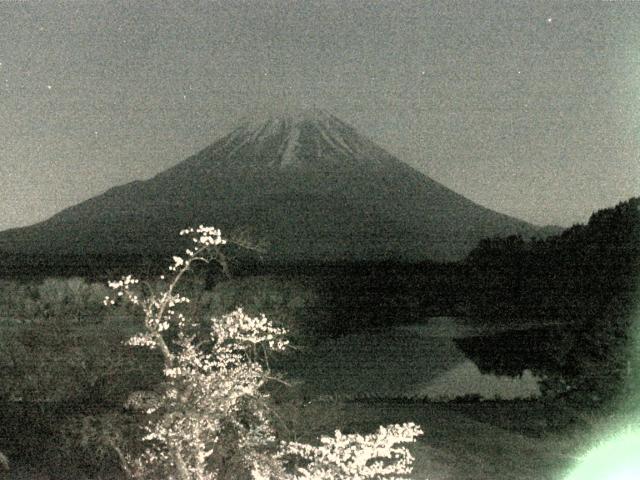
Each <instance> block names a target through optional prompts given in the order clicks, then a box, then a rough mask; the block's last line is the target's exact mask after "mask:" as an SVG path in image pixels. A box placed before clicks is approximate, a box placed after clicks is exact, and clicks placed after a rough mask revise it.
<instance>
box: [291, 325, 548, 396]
mask: <svg viewBox="0 0 640 480" xmlns="http://www.w3.org/2000/svg"><path fill="white" fill-rule="evenodd" d="M479 334H482V332H481V331H480V330H479V329H478V328H477V327H471V326H469V325H467V324H465V322H464V319H459V318H453V317H435V318H432V319H429V320H428V321H426V322H423V323H421V324H418V325H408V326H402V327H397V328H393V329H380V330H372V331H368V332H366V333H358V334H352V335H346V336H344V337H341V338H339V339H328V340H326V341H324V342H321V343H320V344H319V345H317V346H316V347H314V348H312V349H310V350H308V351H306V352H304V353H302V354H299V355H296V356H295V357H294V358H292V359H290V361H289V362H288V366H287V371H288V373H289V374H290V375H291V376H293V377H299V378H300V379H302V380H304V381H305V384H306V389H307V391H308V392H309V393H311V394H332V393H337V394H340V395H346V396H356V397H357V396H380V397H404V398H425V397H428V398H431V399H438V400H442V399H450V398H456V397H462V396H466V395H479V396H480V397H481V398H484V399H494V398H499V399H513V398H527V397H532V396H537V395H539V394H540V388H539V385H538V382H539V379H538V378H536V377H535V376H534V375H533V374H532V373H531V372H530V371H525V372H523V374H522V376H520V377H506V376H496V375H490V374H482V373H480V370H479V369H478V367H477V366H476V365H475V364H474V363H473V362H472V361H471V360H469V359H468V358H466V356H465V355H464V353H463V352H462V351H461V350H460V349H459V348H458V347H457V346H456V344H455V343H454V341H453V339H454V338H464V337H466V336H470V335H479Z"/></svg>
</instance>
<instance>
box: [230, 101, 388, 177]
mask: <svg viewBox="0 0 640 480" xmlns="http://www.w3.org/2000/svg"><path fill="white" fill-rule="evenodd" d="M220 144H221V145H219V147H220V146H224V147H225V148H226V147H228V152H227V157H228V158H229V160H231V161H239V162H243V163H247V162H251V161H252V159H256V158H257V157H260V158H261V160H263V161H264V160H266V161H267V163H266V165H268V166H270V167H285V168H286V167H311V168H319V167H320V166H321V165H325V166H328V165H330V164H334V163H335V162H336V160H340V161H341V162H344V163H345V164H349V163H351V164H354V163H359V162H369V163H376V162H379V161H380V160H381V158H382V157H384V158H387V157H390V156H389V154H388V153H386V152H384V150H382V149H381V148H380V147H378V146H377V145H376V144H375V143H373V142H372V141H371V140H369V139H367V138H365V137H364V136H362V135H361V134H359V133H358V132H357V131H356V130H355V128H353V127H352V126H351V125H349V124H347V123H345V122H343V121H342V120H340V119H339V118H337V117H336V116H335V115H332V114H330V113H328V112H326V111H324V110H321V109H319V108H317V107H291V106H286V107H281V108H279V109H270V110H266V111H262V112H259V113H256V114H253V115H251V116H248V117H245V118H244V119H242V120H241V121H240V122H239V123H238V125H237V126H236V127H235V128H234V129H233V130H232V132H231V133H230V134H229V135H228V136H226V137H225V138H224V139H223V140H222V141H221V142H220ZM263 166H264V165H263Z"/></svg>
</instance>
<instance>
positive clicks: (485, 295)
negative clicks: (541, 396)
mask: <svg viewBox="0 0 640 480" xmlns="http://www.w3.org/2000/svg"><path fill="white" fill-rule="evenodd" d="M465 263H466V264H467V265H468V266H469V267H470V270H469V275H470V282H471V288H470V289H469V307H470V314H471V316H472V317H473V318H474V319H475V320H476V321H479V322H496V321H501V322H504V323H511V324H514V325H516V324H517V323H518V322H523V321H531V320H535V321H537V322H539V324H541V325H544V324H547V326H541V327H540V328H537V329H535V330H528V331H524V330H513V331H511V332H506V333H503V334H500V335H496V336H494V337H493V338H491V339H487V338H482V339H463V340H459V341H458V344H459V345H460V347H461V348H462V349H463V350H464V351H465V352H466V353H467V354H468V355H470V356H471V357H472V359H473V360H474V361H476V363H478V365H479V366H480V368H481V369H484V370H486V371H492V372H494V373H502V374H507V373H508V374H514V373H518V372H521V371H522V369H523V368H530V369H533V370H534V371H538V372H543V373H545V374H547V375H549V376H553V375H554V374H557V376H558V378H560V377H561V378H563V379H564V380H566V381H567V383H568V386H565V385H564V384H557V385H552V382H549V385H548V386H549V388H557V389H559V390H563V389H565V390H566V389H567V387H568V388H569V389H570V390H582V391H589V392H592V393H593V397H594V398H605V397H606V396H610V395H611V394H613V393H615V392H618V391H619V390H620V388H621V387H622V386H623V385H625V384H626V385H627V386H628V385H629V382H631V380H632V379H631V378H629V377H632V376H633V374H634V371H635V367H636V365H635V359H634V358H633V351H634V349H633V348H632V346H633V345H632V343H631V341H632V339H633V335H632V334H633V330H634V329H633V327H634V320H639V319H638V318H637V311H635V310H634V308H636V307H637V300H638V288H637V287H638V274H639V273H640V198H632V199H630V200H628V201H626V202H622V203H620V204H618V205H617V206H615V207H614V208H608V209H604V210H600V211H598V212H596V213H594V214H593V215H592V216H591V218H590V219H589V222H588V223H587V224H586V225H575V226H573V227H571V228H569V229H567V230H566V231H564V232H562V233H561V234H560V235H556V236H552V237H549V238H546V239H533V240H530V241H525V240H524V239H522V238H521V237H518V236H510V237H507V238H493V239H486V240H483V241H481V242H480V243H479V244H478V246H477V247H476V248H475V249H474V250H473V251H472V252H471V253H470V254H469V256H468V258H467V259H466V262H465ZM623 380H627V382H626V383H625V382H624V381H623Z"/></svg>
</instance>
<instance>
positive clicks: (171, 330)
mask: <svg viewBox="0 0 640 480" xmlns="http://www.w3.org/2000/svg"><path fill="white" fill-rule="evenodd" d="M180 234H181V235H189V236H191V237H192V242H193V244H194V245H193V247H192V248H189V249H186V251H185V255H184V257H182V256H174V257H173V264H172V265H171V266H170V267H169V270H170V274H169V275H168V278H165V277H164V276H162V277H161V279H162V280H164V281H165V282H166V289H165V290H164V291H161V292H153V291H151V290H150V289H148V290H146V291H144V290H143V289H142V288H141V286H140V285H139V281H138V280H137V279H135V278H133V277H131V276H126V277H123V278H122V279H121V280H119V281H114V282H110V283H109V285H110V287H111V288H112V289H113V290H114V295H113V296H108V297H106V298H105V300H104V303H105V304H106V305H113V304H115V303H116V302H117V301H119V300H126V301H129V302H131V303H133V304H134V305H137V306H139V307H140V308H141V309H142V311H143V312H144V329H143V331H142V332H141V333H138V334H136V335H134V336H133V337H131V338H130V339H129V340H128V342H127V343H128V344H129V345H132V346H140V347H146V348H150V349H154V350H158V351H159V352H160V354H161V355H162V359H163V362H164V376H165V382H164V383H163V385H162V386H161V387H162V388H161V390H160V391H159V393H158V394H156V395H151V396H147V397H145V398H144V400H141V399H138V401H136V400H135V399H132V400H131V402H130V406H132V407H137V408H139V409H142V410H143V411H144V413H145V414H146V415H147V417H148V423H147V425H146V435H145V436H144V438H143V440H145V441H146V442H147V444H148V447H147V448H146V450H145V451H144V453H143V454H142V455H140V456H138V457H136V458H131V457H130V456H127V455H120V458H121V460H122V461H123V462H124V464H123V468H124V469H125V471H126V472H127V473H128V474H129V475H130V476H131V477H133V478H145V479H147V478H163V479H175V480H214V479H226V478H235V479H242V478H247V479H255V480H269V479H286V480H302V479H305V480H320V479H354V480H360V479H382V478H406V477H405V475H407V474H409V473H410V472H411V464H412V461H413V458H412V456H411V454H410V453H409V451H408V450H407V449H406V448H405V447H402V446H398V445H397V444H398V443H406V442H413V441H415V438H416V437H417V436H418V435H420V434H421V433H422V431H421V429H420V427H418V426H416V425H414V424H411V423H407V424H404V425H391V426H389V427H386V428H384V427H380V429H379V430H378V431H377V432H376V433H374V434H370V435H364V436H363V435H343V434H341V433H340V432H339V431H336V433H335V436H334V437H323V438H321V440H320V442H321V444H320V445H319V446H312V445H307V444H302V443H296V442H278V441H277V435H276V431H275V429H274V426H273V424H272V422H271V419H272V417H273V412H272V409H271V403H270V401H269V400H270V399H269V395H268V394H267V393H266V392H265V389H264V388H263V387H264V386H265V385H266V384H267V383H268V382H271V381H280V382H284V380H283V379H282V378H280V377H279V376H278V375H276V374H274V373H273V372H272V371H271V369H270V368H269V362H268V353H269V352H270V351H283V350H285V349H286V348H287V346H288V341H287V339H286V338H285V335H286V333H287V332H286V331H285V329H283V328H279V327H276V326H274V325H273V324H272V323H271V322H270V321H269V320H268V319H267V318H265V316H264V315H262V316H258V317H251V316H249V315H247V314H246V313H245V312H244V311H243V310H242V309H240V308H239V309H237V310H235V311H233V312H231V313H228V314H226V315H223V316H222V317H221V318H212V319H211V320H210V323H209V324H208V325H201V324H198V323H196V322H193V321H191V320H190V319H188V318H185V316H184V315H183V314H181V313H180V312H179V311H178V310H179V306H180V304H183V303H188V302H189V299H188V298H186V297H184V296H182V295H180V294H179V293H177V292H176V287H177V285H178V283H179V281H180V279H181V278H182V276H183V275H184V274H185V273H186V272H187V271H188V270H189V269H190V268H191V266H192V265H193V264H194V263H196V262H205V263H209V262H212V261H215V262H217V263H219V264H220V265H222V266H223V268H225V267H226V260H225V258H224V255H223V253H222V251H221V247H222V246H223V245H225V244H226V243H227V242H226V240H225V239H223V238H222V236H221V233H220V231H219V230H217V229H215V228H212V227H204V226H200V227H198V228H197V229H194V228H189V229H186V230H182V231H181V232H180ZM292 458H295V459H296V461H295V462H292ZM292 465H295V466H292Z"/></svg>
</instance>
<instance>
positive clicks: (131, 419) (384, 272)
mask: <svg viewBox="0 0 640 480" xmlns="http://www.w3.org/2000/svg"><path fill="white" fill-rule="evenodd" d="M639 204H640V200H639V199H632V200H630V201H628V202H625V203H622V204H620V205H618V206H617V207H615V208H612V209H607V210H603V211H600V212H597V213H595V214H594V215H593V216H592V218H591V219H590V221H589V223H588V224H587V225H585V226H575V227H572V228H571V229H569V230H567V231H565V232H564V233H562V234H561V235H558V236H555V237H550V238H548V239H545V240H533V241H525V240H523V239H521V238H518V237H509V238H506V239H490V240H486V241H483V242H481V243H480V244H479V245H478V247H477V248H476V249H475V250H474V251H473V252H472V253H471V255H470V256H469V257H468V259H467V260H466V261H465V262H461V263H458V264H434V263H423V264H412V265H407V264H397V263H379V264H367V265H362V264H352V265H344V264H343V265H266V264H264V263H260V262H255V261H253V262H249V261H247V260H246V259H244V260H243V261H237V262H236V263H234V264H233V265H232V278H227V277H225V276H224V275H222V274H221V272H219V271H217V270H210V271H206V270H200V271H199V272H196V275H195V276H193V277H192V278H191V279H190V280H189V281H188V282H187V283H186V284H185V285H184V288H183V289H182V292H183V293H184V294H186V295H187V296H189V297H190V298H191V299H192V303H190V304H189V305H185V307H186V311H185V312H184V313H185V315H187V316H191V317H194V318H207V317H210V316H219V315H222V314H224V313H227V312H229V311H231V310H233V309H234V308H235V307H236V306H239V305H242V306H243V307H244V308H245V310H246V311H247V313H248V314H250V315H256V314H258V313H265V314H266V315H267V317H269V318H270V319H271V320H272V321H274V322H275V323H277V324H281V325H284V326H286V327H287V328H288V329H289V330H290V332H291V336H292V340H293V343H294V344H295V345H297V346H300V347H304V346H305V345H308V344H311V343H313V342H315V341H318V339H320V338H322V337H324V336H327V335H330V336H339V335H343V334H345V333H349V332H354V331H358V330H361V329H365V328H369V327H373V326H375V327H384V326H391V325H397V324H400V323H414V322H417V321H421V320H423V319H424V318H425V317H428V316H437V315H453V316H457V315H464V316H470V317H472V318H473V319H474V321H476V322H479V323H483V324H489V323H494V324H501V325H506V326H507V327H508V328H507V329H506V331H503V332H502V333H499V334H496V335H495V336H493V337H486V336H484V337H482V338H466V339H459V340H457V342H458V345H459V346H460V347H461V348H462V349H463V351H464V352H465V353H466V354H467V355H469V357H470V358H471V359H472V360H474V361H475V362H476V363H477V364H478V366H479V367H480V368H481V369H483V370H485V371H490V372H492V373H499V374H514V375H517V374H519V373H521V372H522V371H523V370H524V369H526V368H528V369H531V370H533V371H535V372H536V373H538V374H540V375H543V376H545V378H546V380H545V388H546V390H545V393H546V395H547V397H546V398H545V399H543V400H541V401H540V402H537V403H536V406H532V405H533V404H532V403H530V404H527V403H526V402H520V403H513V404H512V406H511V407H509V409H508V410H509V411H514V409H515V410H518V409H519V408H529V409H530V411H531V412H532V411H534V410H535V411H537V412H538V414H537V415H538V416H540V417H544V418H543V419H542V420H541V421H540V422H532V421H531V418H533V417H531V416H529V417H527V416H526V415H524V416H520V417H519V418H520V419H521V423H520V424H519V426H518V425H517V424H518V420H517V419H514V420H513V424H512V425H511V426H510V427H509V426H504V425H503V426H502V427H504V428H506V429H507V430H508V429H509V428H512V429H518V428H520V433H525V434H531V435H541V434H542V433H544V432H548V431H549V429H551V430H553V429H556V430H557V429H560V430H561V429H565V428H569V427H570V426H571V425H575V421H577V419H580V418H582V417H581V415H583V413H580V412H581V411H582V412H584V411H592V410H593V408H594V406H597V405H600V404H601V402H602V401H603V400H607V401H610V400H614V399H619V398H621V396H622V397H624V398H627V397H629V396H630V395H631V394H633V393H634V392H636V391H637V386H638V384H637V383H634V375H635V372H637V370H638V368H637V364H636V361H637V359H636V358H634V357H633V355H632V354H631V351H632V349H631V345H632V344H631V340H632V339H633V335H632V334H633V330H634V325H633V321H634V319H635V320H637V312H636V311H634V306H635V305H634V301H635V300H636V299H637V298H638V297H637V286H638V285H637V273H638V272H639V271H640V214H639ZM14 260H15V259H14ZM67 260H69V259H67ZM134 260H135V259H131V258H127V259H115V260H114V259H112V262H111V263H109V262H106V261H104V259H103V261H101V262H98V261H96V263H94V264H93V266H94V268H93V269H91V264H90V262H85V263H84V264H82V265H84V266H82V265H81V264H80V263H79V262H78V261H76V262H75V263H74V262H71V261H68V262H67V263H65V262H59V263H58V264H57V267H55V268H53V269H49V270H46V269H45V270H42V269H41V267H42V266H43V265H45V264H46V259H36V260H34V259H31V264H30V266H29V265H25V264H23V265H22V267H20V268H17V267H15V265H17V263H14V267H12V268H13V270H12V272H13V275H11V276H12V277H13V278H5V280H1V281H0V339H1V341H0V378H1V379H2V381H1V382H0V451H2V452H4V453H6V454H7V455H8V456H9V457H10V458H12V459H17V461H18V462H21V463H24V464H32V465H47V466H48V467H47V468H48V470H50V472H51V474H50V478H52V479H54V478H60V479H63V478H64V479H66V478H86V477H89V478H99V477H100V476H102V478H109V475H111V474H112V475H118V472H119V469H118V458H117V452H116V451H115V450H114V449H113V448H111V446H110V445H112V443H114V442H116V441H117V442H120V441H121V440H122V439H121V438H120V437H121V436H122V435H133V434H134V433H135V434H138V433H139V432H137V431H136V428H138V427H137V426H136V425H138V423H139V422H138V420H139V419H138V418H137V417H136V415H137V414H136V413H135V412H133V411H131V410H128V409H127V408H126V406H125V405H126V402H127V398H128V397H129V395H130V393H131V392H133V391H138V390H148V389H153V387H154V385H156V384H158V383H159V382H160V381H161V380H162V374H161V370H162V360H161V358H160V357H159V356H158V355H155V354H154V353H153V352H149V351H146V350H140V349H135V348H132V347H127V346H125V345H123V343H122V342H123V341H124V340H126V339H127V338H129V337H130V336H131V335H132V334H133V333H135V332H137V331H139V325H140V323H139V322H140V320H141V318H140V314H139V313H138V312H137V311H136V310H134V309H132V308H130V307H127V306H116V307H112V308H110V309H106V308H104V307H103V305H102V300H103V299H104V297H105V296H106V295H108V294H109V293H110V290H109V288H108V287H107V286H106V283H105V282H106V280H107V279H113V278H116V277H117V276H118V275H120V274H122V273H130V270H127V269H126V266H125V263H124V262H127V261H132V263H131V265H133V267H134V268H133V269H134V273H137V274H138V275H140V276H142V277H143V278H147V279H148V281H149V282H150V283H151V285H153V282H154V281H155V280H153V279H154V278H157V275H158V274H160V273H161V271H160V270H159V269H158V268H156V267H153V266H152V265H153V264H154V262H155V264H156V265H164V264H166V259H163V260H160V259H157V258H148V259H143V260H140V259H138V261H134ZM120 261H122V262H123V263H122V264H121V263H119V262H120ZM16 262H17V260H16ZM83 269H84V270H83ZM78 270H79V271H80V272H81V273H82V276H79V274H78ZM136 270H137V271H136ZM43 272H44V273H43ZM74 272H75V273H74ZM4 273H5V277H8V276H10V275H9V273H11V272H8V271H5V272H4ZM54 273H55V274H56V275H57V276H56V277H55V278H54V277H52V276H50V274H54ZM72 273H74V274H73V275H71V274H72ZM16 277H18V278H17V279H16ZM81 277H82V278H81ZM525 324H526V325H527V328H523V325H525ZM532 325H533V326H534V327H533V328H532ZM273 393H274V395H275V396H276V398H277V399H278V402H279V405H280V407H281V408H282V409H283V412H284V413H283V414H282V415H281V416H282V418H283V419H285V420H283V421H284V422H285V423H286V425H285V426H286V428H285V429H284V430H283V431H285V432H288V433H287V435H290V436H291V438H298V437H301V436H304V435H309V434H311V433H316V432H315V431H314V430H313V428H316V429H320V430H321V429H322V428H328V429H329V431H330V430H331V429H332V428H333V427H327V424H326V422H329V423H330V420H331V419H332V418H333V417H332V415H333V416H335V415H338V414H339V412H340V411H341V409H342V408H344V407H343V406H340V405H339V404H337V403H336V404H333V405H331V404H330V405H321V406H316V407H313V408H311V407H309V406H308V405H307V406H306V407H304V408H307V410H306V414H303V415H300V411H301V408H303V406H304V405H305V404H306V402H307V401H308V399H302V398H295V391H294V393H291V392H289V393H284V392H281V391H274V392H273ZM279 395H280V397H279ZM563 396H564V397H563ZM551 399H553V401H554V402H556V403H549V402H551ZM400 400H402V399H391V400H390V401H392V402H396V403H397V402H398V401H400ZM405 400H406V399H405ZM296 402H297V403H296ZM558 402H562V403H558ZM609 403H611V402H609ZM412 405H414V407H415V408H416V409H417V410H416V411H423V410H424V408H426V407H425V406H424V405H423V406H421V407H420V406H416V405H415V404H412ZM457 405H458V406H457V407H456V406H455V405H454V404H452V405H451V409H454V410H455V408H462V407H459V404H457ZM487 405H488V404H487ZM527 405H529V406H527ZM559 405H564V407H560V406H559ZM567 405H570V409H569V410H567V408H569V407H566V406H567ZM454 407H455V408H454ZM565 407H566V408H565ZM601 407H602V405H600V406H599V407H598V408H601ZM348 408H352V407H348ZM368 408H369V407H368ZM371 408H373V407H371ZM385 408H387V409H389V407H385ZM403 408H404V407H403ZM433 408H438V409H440V408H444V407H441V406H438V407H433ZM447 408H448V407H447ZM470 408H471V410H470V411H469V412H467V413H469V415H472V416H476V417H478V418H480V417H481V416H482V413H481V412H483V411H484V412H486V411H489V410H490V409H491V408H492V407H490V406H484V407H482V408H480V407H479V404H476V406H475V407H470ZM495 408H496V409H499V408H500V407H495ZM421 409H422V410H421ZM451 409H449V410H447V412H449V413H446V412H441V414H442V415H443V416H444V417H446V416H447V415H453V414H452V413H451V412H453V411H454V410H451ZM430 411H432V410H430ZM569 411H570V412H571V413H570V414H569V413H568V412H569ZM496 415H497V416H498V417H500V418H506V417H505V414H504V412H503V413H498V414H496ZM525 417H527V419H525ZM563 418H564V419H565V420H562V419H563ZM321 419H322V421H321ZM323 421H324V422H325V424H324V427H321V426H320V425H321V424H323ZM340 421H342V422H346V420H345V419H344V418H342V420H340ZM432 421H437V420H435V419H432ZM482 421H485V420H482ZM314 422H315V423H314ZM356 423H357V422H356ZM312 424H313V425H315V426H314V427H313V428H312V427H311V425H312ZM514 425H515V426H514ZM541 425H542V426H541ZM424 426H425V430H427V431H428V429H429V424H425V425H424ZM347 430H348V427H347ZM354 431H357V425H356V426H355V427H354ZM443 435H444V434H443ZM443 441H444V440H443ZM110 442H111V443H110ZM434 478H435V477H434ZM460 478H463V477H460ZM469 478H471V477H469ZM496 478H498V477H496ZM504 478H508V477H504ZM523 478H524V477H523ZM531 478H540V477H535V476H532V477H531Z"/></svg>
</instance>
